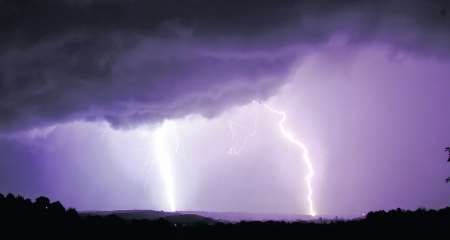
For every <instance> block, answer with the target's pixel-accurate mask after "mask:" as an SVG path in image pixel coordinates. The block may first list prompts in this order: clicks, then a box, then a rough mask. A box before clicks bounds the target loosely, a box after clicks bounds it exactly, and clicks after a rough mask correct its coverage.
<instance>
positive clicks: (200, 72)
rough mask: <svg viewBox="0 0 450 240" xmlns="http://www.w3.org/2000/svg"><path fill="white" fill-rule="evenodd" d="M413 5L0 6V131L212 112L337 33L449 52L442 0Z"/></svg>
mask: <svg viewBox="0 0 450 240" xmlns="http://www.w3.org/2000/svg"><path fill="white" fill-rule="evenodd" d="M411 2H413V1H383V2H373V1H371V2H369V1H346V2H342V1H339V3H338V2H329V1H314V3H311V2H303V1H51V0H48V1H37V0H35V1H24V0H16V1H13V0H6V1H5V0H4V1H0V29H1V30H0V31H1V33H0V34H1V38H0V131H3V132H9V131H15V130H21V129H27V128H32V127H38V126H48V125H51V124H54V123H59V122H67V121H72V120H88V121H91V120H92V121H94V120H106V121H108V122H109V123H111V124H112V125H113V126H117V127H127V126H133V125H135V124H137V123H140V122H144V121H145V122H148V121H159V120H162V119H164V118H172V117H178V116H183V115H186V114H189V113H200V114H202V115H204V116H214V115H215V114H217V113H219V112H221V111H222V110H223V109H225V108H226V107H229V106H231V105H235V104H241V103H244V102H248V101H250V100H251V99H253V98H267V97H268V96H270V95H272V94H273V93H274V91H276V90H277V88H278V87H280V86H281V85H283V84H284V83H285V80H286V76H287V75H288V74H289V72H290V71H291V70H292V67H293V66H294V65H296V63H298V62H299V61H300V60H301V58H302V56H304V55H306V54H308V52H309V51H310V50H311V49H314V48H318V47H320V46H321V45H323V44H326V43H329V42H330V41H331V40H332V39H336V38H338V39H343V40H342V41H343V42H344V44H345V45H346V46H350V45H351V46H352V47H358V46H359V45H364V44H373V43H380V44H387V45H389V46H392V49H393V51H412V52H413V53H414V54H420V55H424V56H432V57H436V58H447V56H448V55H449V54H450V45H449V44H448V43H449V42H450V31H449V30H450V29H449V26H450V20H449V17H448V16H447V14H448V13H447V9H448V7H449V6H450V5H449V3H448V1H414V4H411Z"/></svg>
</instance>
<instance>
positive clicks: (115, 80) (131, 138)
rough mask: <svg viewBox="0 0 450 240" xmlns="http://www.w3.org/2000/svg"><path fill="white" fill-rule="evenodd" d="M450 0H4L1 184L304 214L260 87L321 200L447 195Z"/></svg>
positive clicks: (87, 199) (321, 209) (327, 208)
mask: <svg viewBox="0 0 450 240" xmlns="http://www.w3.org/2000/svg"><path fill="white" fill-rule="evenodd" d="M449 7H450V4H449V3H448V2H447V1H386V2H383V4H381V3H380V4H378V3H374V2H371V1H358V2H353V1H340V2H339V3H338V2H335V3H334V2H333V3H329V2H327V1H314V3H313V2H312V1H311V2H306V1H305V2H297V1H248V2H242V1H186V2H184V3H175V2H173V1H152V3H144V1H142V2H140V1H122V2H119V1H108V2H106V1H68V0H67V1H48V2H46V3H43V2H39V1H29V2H28V3H25V1H0V13H1V14H0V29H5V30H6V32H7V34H2V35H4V37H2V38H1V39H0V153H1V155H0V192H2V193H6V192H14V193H20V194H22V195H25V196H27V197H36V196H39V195H47V196H49V197H51V198H53V199H57V200H61V201H62V202H63V203H64V204H66V205H69V206H73V207H77V208H79V209H81V210H87V209H91V210H94V209H96V210H103V209H104V210H106V209H108V210H112V209H169V208H170V206H169V205H170V203H169V202H170V201H169V198H170V196H169V195H171V196H172V197H173V198H174V200H173V201H174V204H175V205H176V209H178V210H202V211H237V212H265V213H270V212H271V213H307V212H308V203H307V198H306V194H307V191H308V190H307V188H306V184H305V181H304V178H305V176H306V175H307V173H308V171H307V168H306V165H305V164H304V161H303V160H304V159H302V157H301V151H299V149H298V148H296V147H295V146H294V145H292V144H291V143H289V141H287V140H286V139H285V138H283V137H282V135H281V133H280V131H279V129H278V126H277V123H278V121H279V120H280V116H278V115H276V114H274V113H271V112H270V111H268V110H267V109H266V108H264V106H263V105H262V104H258V103H252V100H257V101H258V102H261V103H266V104H269V105H270V106H272V107H274V108H276V109H279V110H283V111H285V112H286V113H287V121H286V123H285V126H286V127H287V128H288V129H289V130H290V131H291V132H292V133H293V134H294V135H295V137H296V138H298V139H299V140H301V141H302V142H303V143H304V144H305V145H306V146H307V147H308V149H309V152H310V157H311V162H312V164H313V166H314V170H315V175H314V178H313V180H312V186H313V202H314V206H315V208H316V211H317V212H318V213H319V214H331V215H355V214H361V213H365V212H367V211H370V210H377V209H390V208H397V207H401V208H413V209H415V208H417V207H428V208H441V207H444V206H447V205H448V203H449V201H450V188H449V185H448V184H446V183H445V178H446V177H448V176H450V166H448V164H447V163H446V161H445V160H446V153H445V152H444V151H443V149H444V147H446V146H449V145H450V47H449V44H448V43H449V42H450V19H449V16H448V14H449V13H448V9H449ZM230 125H231V127H230ZM230 148H231V149H234V150H235V151H237V152H233V151H231V152H232V154H230ZM165 155H167V156H165ZM161 159H165V160H161ZM167 164H168V165H167ZM164 172H166V173H164ZM167 172H169V173H170V175H171V176H172V177H171V178H170V180H171V181H172V183H171V184H169V183H168V178H167V176H166V177H165V176H164V174H165V175H167Z"/></svg>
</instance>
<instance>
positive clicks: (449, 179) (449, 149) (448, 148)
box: [445, 147, 450, 182]
mask: <svg viewBox="0 0 450 240" xmlns="http://www.w3.org/2000/svg"><path fill="white" fill-rule="evenodd" d="M445 151H446V152H448V159H447V162H450V147H446V148H445ZM447 182H450V177H448V178H447Z"/></svg>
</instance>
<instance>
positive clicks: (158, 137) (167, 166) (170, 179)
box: [153, 121, 179, 212]
mask: <svg viewBox="0 0 450 240" xmlns="http://www.w3.org/2000/svg"><path fill="white" fill-rule="evenodd" d="M171 127H173V126H172V124H170V122H169V121H164V122H163V124H162V125H161V126H160V127H158V128H157V129H156V130H155V131H154V133H153V144H154V146H153V149H154V155H155V158H156V160H157V162H158V164H159V171H160V173H161V176H162V180H163V182H164V189H165V193H166V200H167V202H168V206H167V210H169V211H171V212H175V211H176V207H175V177H174V173H173V167H172V162H173V155H172V154H171V150H170V146H169V141H168V132H169V130H170V128H171ZM176 139H177V141H176V145H175V152H178V146H179V143H178V137H177V138H176Z"/></svg>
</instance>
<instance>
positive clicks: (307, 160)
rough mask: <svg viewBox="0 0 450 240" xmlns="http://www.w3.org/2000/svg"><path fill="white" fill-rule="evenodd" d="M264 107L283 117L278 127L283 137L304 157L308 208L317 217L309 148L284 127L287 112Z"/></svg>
mask: <svg viewBox="0 0 450 240" xmlns="http://www.w3.org/2000/svg"><path fill="white" fill-rule="evenodd" d="M264 107H265V108H267V109H268V110H269V111H270V112H272V113H275V114H278V115H280V116H281V119H280V121H279V122H278V127H279V129H280V131H281V134H282V135H283V137H284V138H286V139H287V140H288V141H289V142H291V143H292V144H294V145H296V146H297V147H298V148H300V149H301V151H302V157H303V160H304V161H305V164H306V167H307V169H308V173H307V174H306V177H305V181H306V185H307V188H308V195H307V199H308V206H309V214H310V215H311V216H313V217H314V216H316V210H315V209H314V204H313V199H312V195H313V188H312V178H313V176H314V169H313V166H312V163H311V159H310V158H309V151H308V148H307V147H306V146H305V144H303V143H302V142H300V141H299V140H297V139H296V138H295V136H294V135H293V134H292V133H291V132H290V131H289V130H288V129H286V127H285V126H284V123H285V121H286V118H287V116H286V113H285V112H283V111H279V110H276V109H274V108H272V107H270V106H269V105H267V104H264Z"/></svg>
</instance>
